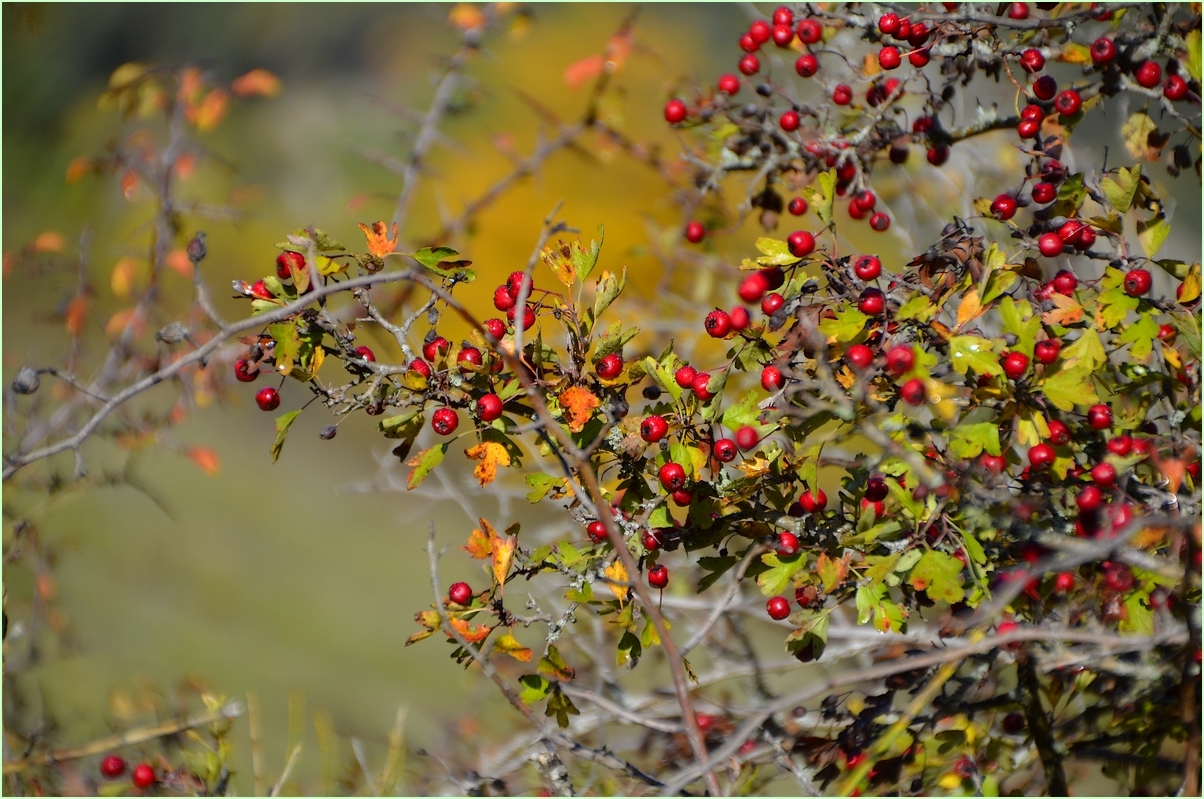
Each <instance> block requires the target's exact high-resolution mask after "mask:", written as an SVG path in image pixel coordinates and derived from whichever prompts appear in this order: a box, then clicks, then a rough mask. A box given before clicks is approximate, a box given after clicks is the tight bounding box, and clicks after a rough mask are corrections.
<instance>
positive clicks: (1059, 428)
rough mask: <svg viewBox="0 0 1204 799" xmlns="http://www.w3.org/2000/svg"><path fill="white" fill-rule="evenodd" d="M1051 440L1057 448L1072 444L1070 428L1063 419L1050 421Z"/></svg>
mask: <svg viewBox="0 0 1204 799" xmlns="http://www.w3.org/2000/svg"><path fill="white" fill-rule="evenodd" d="M1049 440H1050V441H1051V442H1053V445H1054V446H1055V447H1061V446H1064V445H1066V444H1069V443H1070V428H1069V427H1067V426H1066V423H1065V422H1063V421H1062V420H1061V419H1050V420H1049Z"/></svg>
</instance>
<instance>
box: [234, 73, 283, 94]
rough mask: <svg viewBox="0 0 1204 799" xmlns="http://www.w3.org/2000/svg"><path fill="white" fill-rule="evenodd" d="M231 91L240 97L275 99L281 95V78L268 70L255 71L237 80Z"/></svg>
mask: <svg viewBox="0 0 1204 799" xmlns="http://www.w3.org/2000/svg"><path fill="white" fill-rule="evenodd" d="M230 90H231V91H232V92H234V94H235V95H236V96H238V97H254V96H256V95H259V96H260V97H275V96H276V95H277V94H279V93H280V78H278V77H276V76H275V75H273V74H272V73H271V72H268V71H267V70H266V69H253V70H251V71H250V72H248V73H247V74H245V75H241V76H239V77H237V78H235V79H234V80H233V81H232V82H231V83H230Z"/></svg>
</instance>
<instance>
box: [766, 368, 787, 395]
mask: <svg viewBox="0 0 1204 799" xmlns="http://www.w3.org/2000/svg"><path fill="white" fill-rule="evenodd" d="M783 382H784V381H783V379H782V370H781V369H779V368H778V367H776V366H766V367H765V368H764V369H762V370H761V388H763V389H765V390H766V391H777V390H778V389H780V388H781V387H782V384H783Z"/></svg>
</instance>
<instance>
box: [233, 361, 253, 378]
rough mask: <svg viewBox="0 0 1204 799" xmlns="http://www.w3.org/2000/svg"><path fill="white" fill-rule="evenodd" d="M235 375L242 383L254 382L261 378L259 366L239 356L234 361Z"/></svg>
mask: <svg viewBox="0 0 1204 799" xmlns="http://www.w3.org/2000/svg"><path fill="white" fill-rule="evenodd" d="M234 376H235V377H236V378H237V379H238V382H240V383H254V382H255V381H256V380H258V379H259V367H258V366H255V365H254V364H252V363H251V362H250V361H249V360H247V359H246V358H239V359H238V360H237V361H235V362H234Z"/></svg>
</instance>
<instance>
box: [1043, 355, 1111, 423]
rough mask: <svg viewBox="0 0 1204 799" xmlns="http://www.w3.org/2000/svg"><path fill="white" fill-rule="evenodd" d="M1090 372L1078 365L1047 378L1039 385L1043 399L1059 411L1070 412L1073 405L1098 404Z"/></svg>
mask: <svg viewBox="0 0 1204 799" xmlns="http://www.w3.org/2000/svg"><path fill="white" fill-rule="evenodd" d="M1090 375H1091V370H1090V369H1087V368H1086V367H1085V366H1082V365H1079V366H1074V367H1071V368H1070V369H1063V370H1061V371H1060V372H1058V373H1057V374H1055V375H1053V376H1051V377H1047V378H1046V379H1045V382H1044V383H1043V384H1042V385H1041V391H1042V393H1044V394H1045V398H1046V399H1047V400H1049V401H1050V402H1051V403H1053V406H1054V407H1055V408H1057V409H1058V410H1060V411H1067V412H1069V411H1072V410H1074V406H1075V405H1094V404H1095V403H1097V402H1099V395H1098V394H1096V393H1095V386H1094V385H1093V384H1092V382H1091V377H1090Z"/></svg>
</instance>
